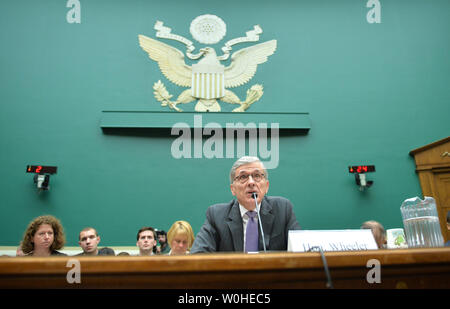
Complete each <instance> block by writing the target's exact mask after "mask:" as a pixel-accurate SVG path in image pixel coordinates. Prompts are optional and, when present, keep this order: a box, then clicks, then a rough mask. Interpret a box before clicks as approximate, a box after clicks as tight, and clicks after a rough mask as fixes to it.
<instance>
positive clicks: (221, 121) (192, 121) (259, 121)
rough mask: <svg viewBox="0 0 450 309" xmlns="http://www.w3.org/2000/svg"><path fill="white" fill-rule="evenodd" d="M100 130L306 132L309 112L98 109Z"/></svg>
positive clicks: (308, 123) (309, 123) (308, 126)
mask: <svg viewBox="0 0 450 309" xmlns="http://www.w3.org/2000/svg"><path fill="white" fill-rule="evenodd" d="M100 127H101V128H102V129H112V128H116V129H118V128H123V129H127V128H128V129H139V128H156V129H167V128H178V127H189V128H223V129H226V128H240V127H242V128H244V129H246V128H258V129H261V128H267V129H274V128H276V127H278V129H280V130H286V129H287V130H301V131H308V130H309V129H310V128H311V121H310V118H309V113H297V112H293V113H288V112H274V113H271V112H259V113H252V112H245V113H233V112H218V113H212V112H209V113H198V112H163V111H117V110H115V111H102V117H101V121H100Z"/></svg>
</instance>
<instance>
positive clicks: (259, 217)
mask: <svg viewBox="0 0 450 309" xmlns="http://www.w3.org/2000/svg"><path fill="white" fill-rule="evenodd" d="M257 197H258V195H257V194H256V193H255V192H253V198H254V199H255V208H256V213H257V214H258V223H259V230H260V231H261V237H262V242H263V247H264V253H266V240H265V239H264V231H263V228H262V223H261V216H260V215H259V209H258V201H257V199H256V198H257Z"/></svg>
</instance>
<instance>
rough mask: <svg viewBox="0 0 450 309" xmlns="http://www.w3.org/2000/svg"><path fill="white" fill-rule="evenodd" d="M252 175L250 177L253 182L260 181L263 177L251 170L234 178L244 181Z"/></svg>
mask: <svg viewBox="0 0 450 309" xmlns="http://www.w3.org/2000/svg"><path fill="white" fill-rule="evenodd" d="M250 176H252V179H253V180H254V181H255V182H260V181H261V180H263V179H264V177H265V175H264V174H263V173H260V172H253V173H251V174H240V175H239V176H236V177H234V180H235V181H236V180H237V181H239V182H240V183H246V182H247V181H248V179H249V177H250Z"/></svg>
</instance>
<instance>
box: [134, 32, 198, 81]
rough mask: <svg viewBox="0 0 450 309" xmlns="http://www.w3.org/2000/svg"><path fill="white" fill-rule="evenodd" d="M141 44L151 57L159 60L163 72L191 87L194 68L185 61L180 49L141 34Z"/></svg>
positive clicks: (170, 78)
mask: <svg viewBox="0 0 450 309" xmlns="http://www.w3.org/2000/svg"><path fill="white" fill-rule="evenodd" d="M139 45H141V47H142V49H143V50H145V51H146V52H147V53H148V55H149V57H150V59H152V60H155V61H156V62H158V65H159V68H160V70H161V72H162V73H163V74H164V76H166V77H167V78H168V79H169V80H170V81H171V82H173V83H174V84H176V85H178V86H182V87H190V86H191V80H192V68H191V67H190V66H188V65H187V64H186V63H185V62H184V55H183V53H182V52H181V51H179V50H178V49H176V48H174V47H172V46H169V45H167V44H164V43H162V42H159V41H157V40H154V39H151V38H149V37H146V36H145V35H141V34H140V35H139Z"/></svg>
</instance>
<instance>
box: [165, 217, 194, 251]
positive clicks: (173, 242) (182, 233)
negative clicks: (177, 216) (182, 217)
mask: <svg viewBox="0 0 450 309" xmlns="http://www.w3.org/2000/svg"><path fill="white" fill-rule="evenodd" d="M167 240H168V242H169V245H170V248H171V250H170V252H169V255H183V254H189V251H190V250H191V247H192V244H193V243H194V231H193V230H192V227H191V225H190V224H189V223H188V222H186V221H176V222H175V223H174V224H172V227H171V228H170V229H169V231H168V232H167Z"/></svg>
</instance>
